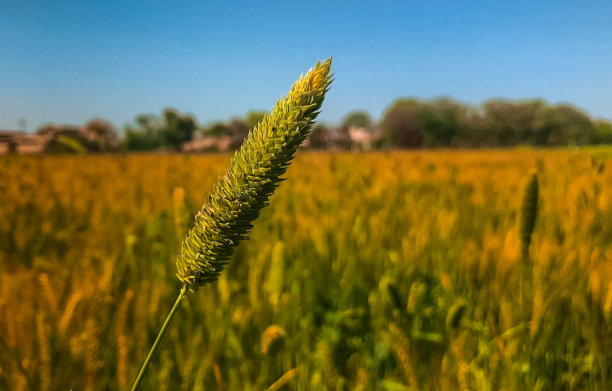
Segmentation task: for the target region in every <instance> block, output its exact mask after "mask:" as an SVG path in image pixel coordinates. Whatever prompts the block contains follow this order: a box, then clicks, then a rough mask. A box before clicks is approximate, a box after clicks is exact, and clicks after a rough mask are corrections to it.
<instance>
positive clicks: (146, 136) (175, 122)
mask: <svg viewBox="0 0 612 391" xmlns="http://www.w3.org/2000/svg"><path fill="white" fill-rule="evenodd" d="M197 127H198V125H197V122H196V121H195V119H194V118H193V117H192V116H191V115H183V114H180V113H179V112H178V111H176V110H174V109H170V108H168V109H166V110H164V112H163V113H162V116H161V117H157V116H154V115H151V114H141V115H138V116H137V117H136V126H131V125H128V126H126V129H125V140H124V145H125V147H126V149H128V150H135V151H149V150H154V149H159V148H167V147H170V148H172V149H175V150H179V149H180V147H181V144H182V143H184V142H187V141H190V140H192V139H193V134H194V132H195V130H196V129H197Z"/></svg>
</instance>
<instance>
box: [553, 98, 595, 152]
mask: <svg viewBox="0 0 612 391" xmlns="http://www.w3.org/2000/svg"><path fill="white" fill-rule="evenodd" d="M545 124H546V125H545V126H546V127H547V132H548V144H549V145H585V144H589V143H592V142H593V141H594V140H595V126H593V123H592V122H591V119H590V118H589V116H588V115H586V114H585V113H583V112H582V111H580V110H578V109H576V108H574V107H572V106H570V105H558V106H554V107H550V108H548V109H547V111H546V118H545Z"/></svg>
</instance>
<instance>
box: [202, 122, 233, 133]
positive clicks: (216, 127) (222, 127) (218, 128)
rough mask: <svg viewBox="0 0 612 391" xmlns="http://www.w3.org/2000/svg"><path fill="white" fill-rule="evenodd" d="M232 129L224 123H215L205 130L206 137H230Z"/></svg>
mask: <svg viewBox="0 0 612 391" xmlns="http://www.w3.org/2000/svg"><path fill="white" fill-rule="evenodd" d="M230 134H231V131H230V129H229V128H228V127H227V125H226V124H224V123H223V122H215V123H214V124H212V125H210V126H208V127H207V128H206V129H205V130H204V135H206V136H229V135H230Z"/></svg>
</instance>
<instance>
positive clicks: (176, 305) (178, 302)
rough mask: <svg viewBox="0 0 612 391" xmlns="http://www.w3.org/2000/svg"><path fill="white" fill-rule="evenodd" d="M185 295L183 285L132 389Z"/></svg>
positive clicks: (137, 382)
mask: <svg viewBox="0 0 612 391" xmlns="http://www.w3.org/2000/svg"><path fill="white" fill-rule="evenodd" d="M186 295H187V287H186V286H183V287H182V288H181V291H180V292H179V295H178V297H177V298H176V302H174V305H173V306H172V309H171V310H170V313H169V314H168V317H166V321H165V322H164V324H163V325H162V328H161V330H159V333H158V334H157V338H155V342H154V343H153V346H151V351H149V354H148V355H147V358H146V359H145V361H144V363H143V364H142V368H140V372H139V373H138V377H137V378H136V381H135V382H134V385H133V386H132V391H136V389H138V385H139V384H140V382H141V381H142V378H143V376H144V373H145V371H146V370H147V367H148V366H149V363H151V358H153V354H155V351H156V350H157V348H158V346H159V343H160V342H161V340H162V338H163V337H164V334H165V333H166V329H167V328H168V325H169V324H170V321H171V320H172V317H173V316H174V313H175V312H176V310H177V309H178V307H179V304H180V303H181V301H183V299H184V298H185V296H186Z"/></svg>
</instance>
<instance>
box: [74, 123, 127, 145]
mask: <svg viewBox="0 0 612 391" xmlns="http://www.w3.org/2000/svg"><path fill="white" fill-rule="evenodd" d="M81 132H82V133H83V136H84V138H85V140H87V142H86V146H87V149H89V150H90V151H97V152H103V151H115V150H117V148H118V147H119V138H118V137H117V131H116V130H115V128H114V127H113V125H112V124H111V123H110V122H107V121H104V120H102V119H99V118H95V119H92V120H90V121H88V122H87V123H86V124H85V125H83V127H82V128H81Z"/></svg>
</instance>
